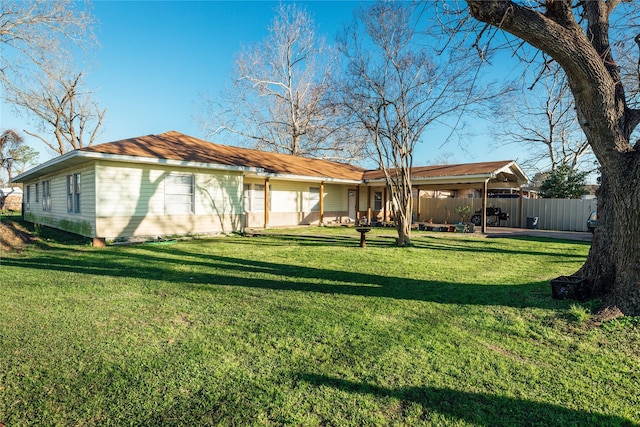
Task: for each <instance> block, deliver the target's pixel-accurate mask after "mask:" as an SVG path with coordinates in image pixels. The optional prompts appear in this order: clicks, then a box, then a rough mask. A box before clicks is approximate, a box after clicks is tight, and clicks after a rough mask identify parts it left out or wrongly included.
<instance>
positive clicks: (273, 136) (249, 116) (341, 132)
mask: <svg viewBox="0 0 640 427" xmlns="http://www.w3.org/2000/svg"><path fill="white" fill-rule="evenodd" d="M333 59H334V58H333V53H332V51H331V49H330V48H328V47H327V46H326V44H325V41H324V39H322V38H321V37H319V36H317V35H316V31H315V25H314V22H313V20H312V18H311V17H310V16H309V14H308V13H307V12H306V11H304V10H303V9H300V8H299V7H297V6H295V5H281V6H280V7H279V8H278V10H277V15H276V17H275V19H274V20H273V23H272V25H271V27H270V28H269V36H268V37H267V38H266V39H265V40H264V41H263V42H262V43H259V44H256V45H253V46H249V47H247V48H245V49H243V50H242V52H240V54H239V55H238V57H237V59H236V64H235V65H236V67H235V79H234V80H233V84H232V86H231V88H230V89H228V90H227V91H226V92H225V93H223V94H221V95H220V97H218V98H216V99H209V100H207V105H208V111H207V117H206V118H205V120H204V127H205V129H206V130H208V132H209V134H210V135H223V134H224V135H226V136H231V137H233V136H235V137H236V138H235V140H236V141H238V142H239V143H240V144H242V145H248V146H251V147H253V148H257V149H262V150H268V151H274V152H279V153H286V154H293V155H299V156H311V157H322V158H327V159H334V160H344V161H353V160H357V159H359V157H360V156H361V153H360V152H361V149H362V138H361V137H359V136H358V134H357V133H354V132H353V129H352V127H350V126H349V125H348V123H346V122H345V121H344V120H343V117H344V116H343V115H342V114H341V113H342V112H341V110H340V108H339V106H338V105H336V104H334V103H332V102H331V99H329V97H328V93H329V83H330V78H331V73H332V71H333V65H334V62H335V61H334V60H333Z"/></svg>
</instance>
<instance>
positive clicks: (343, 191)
mask: <svg viewBox="0 0 640 427" xmlns="http://www.w3.org/2000/svg"><path fill="white" fill-rule="evenodd" d="M348 189H349V187H348V186H345V185H332V184H325V186H324V210H325V212H332V211H336V212H338V211H339V212H342V211H344V212H346V211H347V209H348V204H349V194H348Z"/></svg>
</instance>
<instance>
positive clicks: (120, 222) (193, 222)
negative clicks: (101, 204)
mask: <svg viewBox="0 0 640 427" xmlns="http://www.w3.org/2000/svg"><path fill="white" fill-rule="evenodd" d="M243 222H244V218H243V216H242V215H225V216H218V215H207V216H205V215H162V216H146V217H104V218H98V219H97V223H98V229H99V230H100V233H101V234H100V237H104V238H106V239H116V238H128V237H157V236H172V235H189V234H191V235H198V234H216V233H221V232H223V233H230V232H234V231H240V230H242V224H243Z"/></svg>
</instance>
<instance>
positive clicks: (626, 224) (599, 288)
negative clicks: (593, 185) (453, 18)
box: [467, 0, 640, 315]
mask: <svg viewBox="0 0 640 427" xmlns="http://www.w3.org/2000/svg"><path fill="white" fill-rule="evenodd" d="M467 3H468V4H469V9H470V12H471V14H472V15H473V16H474V17H475V18H476V19H478V20H480V21H482V22H486V23H488V24H490V25H493V26H496V27H499V28H501V29H503V30H505V31H508V32H509V33H511V34H513V35H515V36H517V37H519V38H521V39H522V40H524V41H526V42H528V43H530V44H531V45H533V46H535V47H536V48H538V49H540V50H541V51H543V52H545V53H546V54H548V55H549V56H551V57H552V58H553V59H554V60H555V61H557V62H558V64H560V66H561V67H562V68H563V69H564V71H565V73H566V75H567V79H568V81H569V85H570V87H571V91H572V93H573V95H574V100H575V105H576V112H577V115H578V120H579V121H580V125H581V127H582V129H583V131H584V132H585V135H586V137H587V141H588V142H589V144H590V145H591V148H592V149H593V152H594V154H595V155H596V157H597V158H598V161H599V162H600V165H601V173H602V187H601V189H600V191H599V194H598V228H597V231H596V232H595V234H594V239H593V243H592V247H591V250H590V251H589V255H588V257H587V260H586V262H585V264H584V266H583V267H582V268H581V269H580V271H578V272H577V273H576V274H575V275H574V278H575V279H577V280H580V281H582V282H583V284H584V285H586V289H587V290H588V294H589V296H604V299H605V301H606V302H607V303H608V304H610V305H614V306H616V307H617V308H619V309H620V310H621V311H622V312H623V313H624V314H628V315H640V158H639V156H638V152H637V151H636V148H637V147H635V146H632V145H631V144H630V137H631V133H632V131H633V129H634V128H635V127H636V126H637V125H638V122H639V121H640V111H638V110H634V109H630V108H628V106H627V104H626V99H625V94H624V88H623V86H622V82H621V79H620V71H619V68H618V66H617V65H616V63H615V61H614V60H613V57H612V54H611V47H610V44H609V15H610V13H612V10H613V8H615V6H616V5H617V4H618V3H605V2H604V1H602V0H592V1H589V2H584V3H582V7H583V8H584V12H585V15H584V16H585V17H586V32H585V30H584V29H583V27H582V26H580V25H579V24H578V23H577V22H576V20H575V17H574V16H573V8H572V4H571V1H568V0H564V1H563V0H557V1H548V2H546V3H545V4H544V7H545V9H546V12H545V13H544V14H542V13H539V12H537V11H536V10H534V9H532V8H529V7H528V6H527V5H524V6H523V5H518V4H517V3H516V2H512V1H500V0H467Z"/></svg>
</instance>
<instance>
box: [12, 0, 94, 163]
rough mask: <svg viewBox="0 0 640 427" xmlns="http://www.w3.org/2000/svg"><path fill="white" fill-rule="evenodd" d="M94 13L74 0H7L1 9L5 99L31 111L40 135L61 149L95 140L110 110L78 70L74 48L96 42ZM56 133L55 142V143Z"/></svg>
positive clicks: (21, 110)
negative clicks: (98, 101) (85, 84)
mask: <svg viewBox="0 0 640 427" xmlns="http://www.w3.org/2000/svg"><path fill="white" fill-rule="evenodd" d="M92 25H93V17H92V15H91V13H90V12H89V10H88V9H87V7H86V5H85V7H84V8H83V7H81V6H80V3H78V2H74V1H71V0H57V1H48V0H30V1H22V0H19V1H14V0H5V1H3V2H2V8H1V9H0V47H1V49H0V60H1V61H2V62H1V65H0V66H1V67H2V68H1V69H0V84H1V85H2V87H3V89H4V92H5V98H6V99H7V101H8V102H10V103H12V104H13V105H14V107H15V108H16V110H17V111H18V112H20V113H27V115H28V116H30V117H31V118H32V120H33V123H34V125H35V128H36V131H26V130H25V133H27V134H29V135H31V136H34V137H37V138H38V139H40V140H41V141H43V142H44V143H45V144H46V145H47V146H49V147H50V148H51V149H53V150H54V151H55V152H57V153H59V154H63V153H65V152H66V151H68V150H69V149H74V148H79V147H81V146H84V145H90V144H91V143H93V141H94V139H95V137H96V134H97V131H98V128H99V127H100V125H101V124H102V119H103V117H104V113H105V110H100V109H99V108H98V107H97V105H96V104H95V102H93V101H91V98H90V93H89V92H87V91H86V90H85V89H84V88H83V78H84V73H82V72H75V71H72V68H71V67H70V65H69V64H71V63H73V62H74V57H73V55H72V53H71V52H72V51H73V50H75V51H78V48H79V49H80V51H82V50H84V49H85V48H87V47H90V46H93V45H94V43H95V38H94V35H93V32H92ZM49 134H51V135H52V136H53V138H54V139H55V142H51V140H50V139H49V138H48V135H49Z"/></svg>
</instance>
